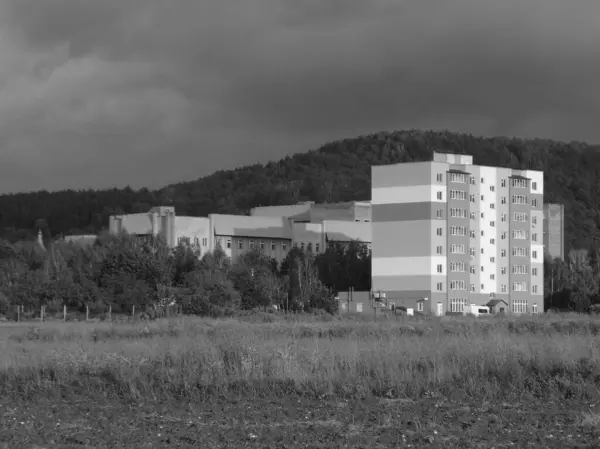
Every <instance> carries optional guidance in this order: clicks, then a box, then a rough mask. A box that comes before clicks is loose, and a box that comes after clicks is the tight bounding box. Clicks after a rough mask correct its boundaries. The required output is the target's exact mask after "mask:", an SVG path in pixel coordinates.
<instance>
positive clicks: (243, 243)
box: [214, 235, 291, 263]
mask: <svg viewBox="0 0 600 449" xmlns="http://www.w3.org/2000/svg"><path fill="white" fill-rule="evenodd" d="M214 242H215V247H216V246H217V245H220V246H221V248H222V249H223V252H224V253H225V254H226V255H227V256H228V257H230V258H231V260H235V259H236V258H238V257H239V256H241V255H242V254H244V253H245V252H248V251H249V250H251V249H252V248H256V249H260V250H261V251H262V252H263V254H265V255H266V256H268V257H270V258H272V259H275V260H277V262H278V263H281V262H282V261H283V260H284V259H285V257H286V256H287V253H288V252H289V250H290V248H291V241H290V240H289V239H281V238H258V237H242V236H231V235H216V236H215V237H214Z"/></svg>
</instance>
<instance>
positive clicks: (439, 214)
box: [435, 209, 444, 218]
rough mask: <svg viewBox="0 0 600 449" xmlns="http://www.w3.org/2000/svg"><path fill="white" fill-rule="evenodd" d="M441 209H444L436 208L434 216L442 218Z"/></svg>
mask: <svg viewBox="0 0 600 449" xmlns="http://www.w3.org/2000/svg"><path fill="white" fill-rule="evenodd" d="M443 211H444V209H438V210H436V212H435V215H436V217H437V218H444V212H443Z"/></svg>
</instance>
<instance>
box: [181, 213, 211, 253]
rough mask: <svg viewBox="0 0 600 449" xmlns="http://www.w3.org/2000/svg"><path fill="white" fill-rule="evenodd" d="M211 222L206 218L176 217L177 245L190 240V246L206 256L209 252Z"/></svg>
mask: <svg viewBox="0 0 600 449" xmlns="http://www.w3.org/2000/svg"><path fill="white" fill-rule="evenodd" d="M209 230H210V221H209V219H208V218H205V217H177V216H176V217H175V228H174V241H175V245H177V244H179V243H180V242H182V241H184V239H187V240H189V244H190V245H191V246H192V247H193V248H194V249H195V250H196V251H198V252H199V253H200V255H201V256H202V255H204V254H206V253H207V252H209V246H210V243H209V239H210V232H209Z"/></svg>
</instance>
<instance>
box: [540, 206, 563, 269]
mask: <svg viewBox="0 0 600 449" xmlns="http://www.w3.org/2000/svg"><path fill="white" fill-rule="evenodd" d="M543 213H544V230H543V234H544V239H543V242H544V248H545V251H546V254H548V256H550V257H551V258H552V259H554V258H557V257H558V258H559V259H561V260H564V259H565V237H564V233H565V206H564V205H563V204H544V210H543Z"/></svg>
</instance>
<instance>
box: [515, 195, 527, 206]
mask: <svg viewBox="0 0 600 449" xmlns="http://www.w3.org/2000/svg"><path fill="white" fill-rule="evenodd" d="M512 203H513V204H527V197H526V196H525V195H513V196H512Z"/></svg>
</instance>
